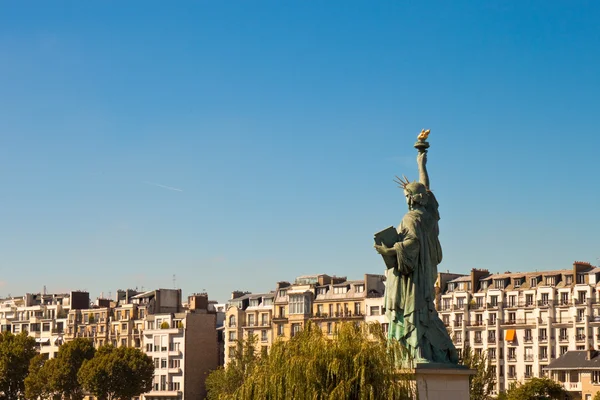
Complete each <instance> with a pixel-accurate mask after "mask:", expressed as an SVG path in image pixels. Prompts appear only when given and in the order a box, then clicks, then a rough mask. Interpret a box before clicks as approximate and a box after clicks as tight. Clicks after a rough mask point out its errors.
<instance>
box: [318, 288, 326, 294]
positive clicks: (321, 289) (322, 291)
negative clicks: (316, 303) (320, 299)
mask: <svg viewBox="0 0 600 400" xmlns="http://www.w3.org/2000/svg"><path fill="white" fill-rule="evenodd" d="M317 294H327V288H326V287H320V288H318V289H317Z"/></svg>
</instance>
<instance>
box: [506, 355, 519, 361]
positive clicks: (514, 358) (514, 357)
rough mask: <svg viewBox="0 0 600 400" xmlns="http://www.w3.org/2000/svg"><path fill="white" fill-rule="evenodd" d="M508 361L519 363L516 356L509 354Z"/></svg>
mask: <svg viewBox="0 0 600 400" xmlns="http://www.w3.org/2000/svg"><path fill="white" fill-rule="evenodd" d="M506 359H507V360H508V361H517V356H516V355H515V354H509V355H508V356H507V357H506Z"/></svg>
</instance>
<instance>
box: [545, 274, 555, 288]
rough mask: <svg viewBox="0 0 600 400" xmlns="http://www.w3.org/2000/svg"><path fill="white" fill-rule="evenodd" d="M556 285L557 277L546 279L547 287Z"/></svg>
mask: <svg viewBox="0 0 600 400" xmlns="http://www.w3.org/2000/svg"><path fill="white" fill-rule="evenodd" d="M555 284H556V277H555V276H547V277H546V286H554V285H555Z"/></svg>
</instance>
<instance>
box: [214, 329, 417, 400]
mask: <svg viewBox="0 0 600 400" xmlns="http://www.w3.org/2000/svg"><path fill="white" fill-rule="evenodd" d="M254 345H255V339H254V338H251V339H250V340H247V341H245V342H239V343H238V352H237V354H236V356H235V358H234V359H233V360H232V361H231V362H230V363H229V364H228V366H227V368H225V369H219V370H217V371H214V372H213V373H211V374H210V375H209V376H208V378H207V380H206V387H207V389H208V399H209V400H237V399H247V400H253V399H292V398H293V399H298V400H305V399H306V400H308V399H311V400H312V399H336V400H337V399H359V400H367V399H369V400H374V399H412V398H414V396H413V394H414V387H413V380H412V379H411V378H412V376H411V375H410V374H408V373H404V371H400V370H399V369H398V368H397V366H398V365H399V360H400V359H401V356H402V355H403V354H404V350H403V349H402V348H401V347H400V345H399V344H398V343H397V342H395V341H392V342H389V341H388V340H387V338H386V336H385V334H384V332H383V330H382V328H381V325H379V324H371V325H362V326H356V325H354V324H352V323H345V324H342V325H341V326H340V328H339V330H338V332H337V334H336V336H335V337H334V338H333V339H329V338H327V337H326V336H325V335H324V334H323V332H322V330H321V329H320V328H319V327H317V326H315V325H313V324H312V323H310V322H309V323H307V325H306V327H305V329H304V330H303V331H301V332H299V333H298V334H296V336H294V337H293V338H291V339H290V340H289V341H287V342H286V341H278V342H276V343H274V344H273V345H272V347H271V350H270V352H269V353H268V354H267V355H263V356H262V357H261V356H259V355H258V354H256V351H255V346H254Z"/></svg>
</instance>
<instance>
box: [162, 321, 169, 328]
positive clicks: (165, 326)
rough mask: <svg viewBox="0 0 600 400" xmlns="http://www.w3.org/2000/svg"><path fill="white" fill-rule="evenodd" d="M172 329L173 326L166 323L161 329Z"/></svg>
mask: <svg viewBox="0 0 600 400" xmlns="http://www.w3.org/2000/svg"><path fill="white" fill-rule="evenodd" d="M170 327H171V325H169V323H168V322H166V321H165V322H163V323H162V324H160V329H169V328H170Z"/></svg>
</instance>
